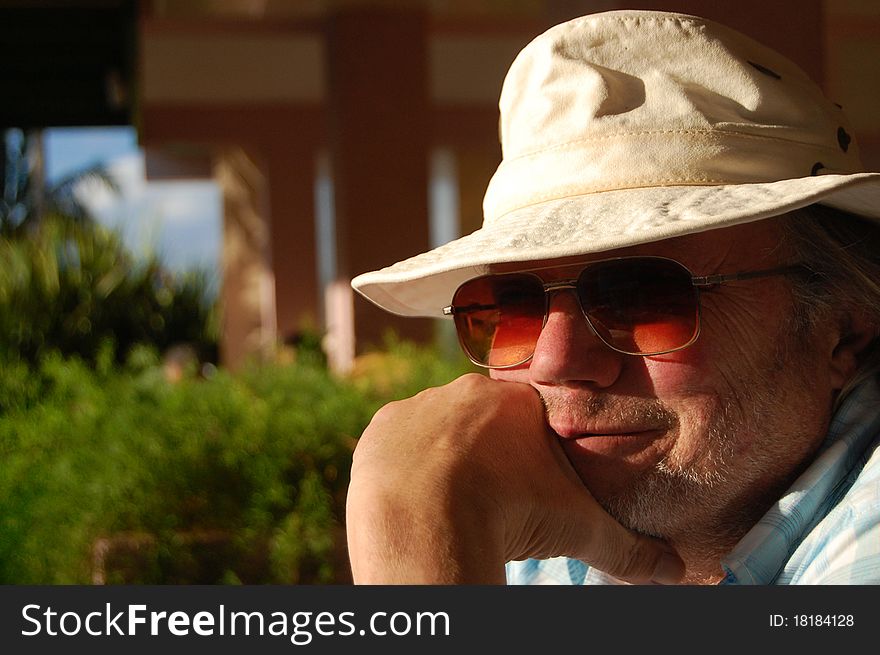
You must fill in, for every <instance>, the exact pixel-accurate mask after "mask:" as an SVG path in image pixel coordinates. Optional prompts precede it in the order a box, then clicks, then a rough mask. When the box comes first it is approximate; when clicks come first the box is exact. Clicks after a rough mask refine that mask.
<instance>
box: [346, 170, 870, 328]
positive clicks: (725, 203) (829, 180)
mask: <svg viewBox="0 0 880 655" xmlns="http://www.w3.org/2000/svg"><path fill="white" fill-rule="evenodd" d="M815 203H819V204H823V205H828V206H831V207H835V208H837V209H842V210H845V211H848V212H851V213H853V214H857V215H860V216H864V217H866V218H873V219H877V220H880V173H856V174H851V175H821V176H816V177H806V178H798V179H791V180H780V181H778V182H768V183H760V184H735V185H720V186H668V187H650V188H635V189H621V190H616V191H606V192H602V193H592V194H587V195H582V196H575V197H567V198H559V199H554V200H547V201H544V202H540V203H537V204H534V205H529V206H527V207H523V208H521V209H518V210H515V211H512V212H510V213H508V214H506V215H504V216H502V217H500V218H498V219H496V220H494V221H492V222H491V223H488V224H484V225H483V227H482V228H480V229H479V230H476V231H475V232H473V233H471V234H469V235H467V236H464V237H462V238H460V239H456V240H455V241H450V242H449V243H447V244H445V245H443V246H440V247H439V248H435V249H433V250H430V251H428V252H425V253H422V254H420V255H416V256H415V257H411V258H409V259H405V260H403V261H401V262H398V263H396V264H394V265H393V266H389V267H388V268H383V269H381V270H378V271H372V272H369V273H364V274H363V275H359V276H357V277H356V278H355V279H354V280H352V286H353V287H354V288H355V290H357V291H358V292H359V293H360V294H362V295H363V296H365V297H366V298H367V299H368V300H370V301H371V302H373V303H374V304H376V305H378V306H379V307H381V308H383V309H385V310H387V311H389V312H392V313H394V314H399V315H401V316H423V317H442V316H443V311H442V310H443V307H445V306H446V305H448V304H449V302H450V300H451V298H452V294H453V293H454V291H455V289H456V288H457V287H458V285H460V284H461V283H462V282H464V281H465V280H468V279H470V278H472V277H476V276H479V275H483V274H485V273H486V272H487V271H488V268H489V266H491V265H493V264H500V263H504V262H531V261H537V260H545V259H557V258H562V257H574V256H578V255H588V254H592V253H600V252H605V251H608V250H615V249H617V248H625V247H629V246H635V245H639V244H643V243H650V242H653V241H660V240H663V239H669V238H672V237H677V236H683V235H686V234H694V233H697V232H705V231H707V230H714V229H718V228H722V227H729V226H732V225H738V224H741V223H748V222H751V221H757V220H761V219H765V218H770V217H772V216H778V215H780V214H784V213H787V212H790V211H793V210H795V209H799V208H801V207H805V206H807V205H811V204H815Z"/></svg>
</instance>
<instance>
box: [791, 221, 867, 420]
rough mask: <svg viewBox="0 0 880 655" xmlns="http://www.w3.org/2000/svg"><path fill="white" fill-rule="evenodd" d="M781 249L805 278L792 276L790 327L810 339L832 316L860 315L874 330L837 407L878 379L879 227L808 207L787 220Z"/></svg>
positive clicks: (839, 397) (841, 394)
mask: <svg viewBox="0 0 880 655" xmlns="http://www.w3.org/2000/svg"><path fill="white" fill-rule="evenodd" d="M787 219H788V220H787V221H786V222H785V232H784V235H785V236H784V238H785V240H786V243H785V246H787V248H788V249H789V250H790V252H791V255H792V256H793V258H794V260H795V261H797V262H800V263H802V264H804V266H805V267H806V269H807V271H808V273H809V274H808V275H804V276H794V277H793V278H792V279H793V289H792V291H793V294H794V298H795V316H794V317H793V320H794V327H795V330H796V331H797V332H799V333H800V334H805V333H808V332H809V331H810V330H811V329H812V328H813V327H814V326H815V325H816V323H817V322H818V321H819V320H820V319H822V318H827V317H829V316H832V315H834V314H838V313H843V314H844V315H850V316H851V315H852V314H853V313H859V314H860V315H862V316H864V317H865V318H866V319H867V320H868V321H869V323H870V325H872V326H873V328H874V334H875V336H874V340H873V341H872V342H871V343H870V344H869V345H868V347H867V348H866V349H865V351H864V353H863V358H862V361H861V362H860V365H859V368H858V370H857V371H856V374H855V375H854V376H853V377H852V379H850V380H849V382H848V383H847V384H846V386H845V387H844V388H843V389H842V390H841V392H840V394H838V399H837V404H839V402H840V401H841V400H842V399H843V398H844V397H845V396H846V394H847V393H849V392H850V391H851V390H852V389H853V388H854V387H856V386H857V385H858V384H859V383H860V382H862V381H864V380H866V379H868V378H869V377H872V376H877V375H878V374H880V224H878V223H876V222H874V221H870V220H868V219H864V218H861V217H859V216H856V215H855V214H850V213H848V212H845V211H842V210H838V209H833V208H831V207H826V206H824V205H810V206H808V207H804V208H803V209H799V210H797V211H794V212H792V213H790V214H788V215H787Z"/></svg>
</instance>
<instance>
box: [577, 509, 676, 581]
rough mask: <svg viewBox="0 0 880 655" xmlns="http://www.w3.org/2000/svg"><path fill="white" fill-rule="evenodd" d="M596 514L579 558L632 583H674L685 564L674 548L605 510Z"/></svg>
mask: <svg viewBox="0 0 880 655" xmlns="http://www.w3.org/2000/svg"><path fill="white" fill-rule="evenodd" d="M601 515H602V516H600V517H595V519H594V521H593V522H592V525H591V526H590V531H589V537H588V539H587V540H586V543H585V546H586V549H585V550H586V552H584V553H583V557H581V559H582V560H583V561H584V562H586V563H587V564H589V565H591V566H593V567H595V568H597V569H599V570H601V571H604V572H605V573H608V574H610V575H613V576H614V577H616V578H620V579H622V580H626V581H628V582H635V583H642V584H644V583H650V582H653V583H657V584H676V583H678V582H680V581H681V579H682V578H683V577H684V572H685V565H684V562H683V561H682V559H681V557H679V555H678V553H676V552H675V549H673V548H672V546H670V545H669V544H667V543H666V542H664V541H661V540H659V539H655V538H654V537H649V536H646V535H643V534H639V533H638V532H634V531H633V530H629V529H627V528H625V527H624V526H622V525H621V524H620V523H618V522H617V521H615V520H614V519H613V518H612V517H611V516H610V515H609V514H607V513H606V512H605V511H601Z"/></svg>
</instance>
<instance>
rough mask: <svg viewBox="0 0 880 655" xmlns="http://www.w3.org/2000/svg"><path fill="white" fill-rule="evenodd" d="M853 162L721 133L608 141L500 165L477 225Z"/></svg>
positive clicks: (829, 150)
mask: <svg viewBox="0 0 880 655" xmlns="http://www.w3.org/2000/svg"><path fill="white" fill-rule="evenodd" d="M858 162H859V159H858V154H857V152H856V148H855V144H853V145H852V147H850V148H849V149H848V152H847V153H844V152H842V151H841V149H840V148H836V147H825V146H822V145H818V144H815V143H801V142H798V141H791V140H787V139H780V138H773V137H766V136H758V135H752V134H743V133H738V132H725V131H721V130H664V131H660V132H633V133H626V134H614V135H609V136H608V137H607V138H600V139H589V140H583V141H575V142H572V143H567V144H564V145H561V146H556V147H553V148H548V149H545V150H541V151H538V152H534V153H529V154H526V155H521V156H517V157H506V158H505V159H504V161H502V162H501V165H500V166H499V167H498V170H497V171H496V172H495V175H494V176H493V177H492V179H491V181H490V182H489V187H488V189H487V191H486V196H485V199H484V202H483V211H484V216H485V222H484V224H485V225H488V224H491V223H492V222H494V221H496V220H498V219H499V218H501V217H502V216H504V215H505V214H508V213H509V212H512V211H514V210H517V209H520V208H522V207H527V206H529V205H534V204H536V203H539V202H544V201H547V200H556V199H560V198H567V197H573V196H580V195H585V194H590V193H599V192H602V191H615V190H620V189H635V188H641V187H655V186H695V185H698V186H715V185H724V184H759V183H765V182H776V181H779V180H785V179H791V178H801V177H809V176H810V175H815V174H817V173H824V174H830V173H836V174H841V173H855V172H860V171H861V167H860V165H859V163H858ZM535 171H541V174H540V176H536V175H535ZM536 179H538V180H540V186H539V187H537V188H536V187H535V181H536Z"/></svg>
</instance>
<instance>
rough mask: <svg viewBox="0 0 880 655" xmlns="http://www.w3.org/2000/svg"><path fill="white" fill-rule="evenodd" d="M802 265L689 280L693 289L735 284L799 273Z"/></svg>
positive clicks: (802, 269) (701, 276) (802, 267)
mask: <svg viewBox="0 0 880 655" xmlns="http://www.w3.org/2000/svg"><path fill="white" fill-rule="evenodd" d="M805 268H806V267H804V266H803V265H802V264H794V265H792V266H782V267H780V268H767V269H763V270H760V271H746V272H744V273H730V274H728V275H695V276H693V277H692V278H691V282H692V283H693V285H694V286H695V287H712V286H715V285H716V284H724V283H726V282H737V281H740V280H754V279H756V278H761V277H771V276H773V275H789V274H791V273H799V272H802V271H804V270H805Z"/></svg>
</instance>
